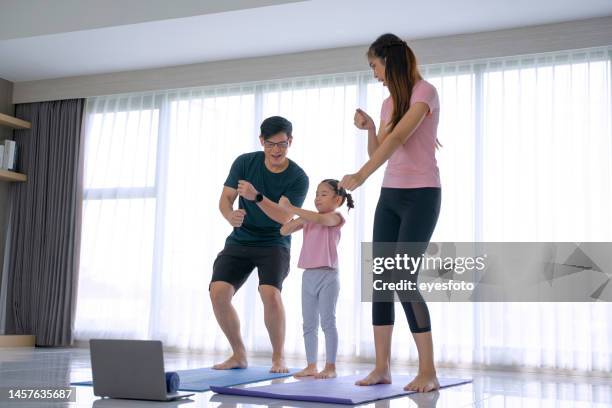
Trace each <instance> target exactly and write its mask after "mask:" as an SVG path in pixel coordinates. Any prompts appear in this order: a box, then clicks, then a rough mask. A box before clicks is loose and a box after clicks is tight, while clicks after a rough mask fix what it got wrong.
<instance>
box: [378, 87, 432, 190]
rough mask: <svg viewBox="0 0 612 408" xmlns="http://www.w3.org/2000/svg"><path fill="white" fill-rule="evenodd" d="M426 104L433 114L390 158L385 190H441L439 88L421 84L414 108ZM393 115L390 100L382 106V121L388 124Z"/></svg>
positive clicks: (414, 96)
mask: <svg viewBox="0 0 612 408" xmlns="http://www.w3.org/2000/svg"><path fill="white" fill-rule="evenodd" d="M417 102H423V103H426V104H427V106H429V112H428V113H427V115H426V116H425V119H423V121H422V122H421V124H420V125H419V127H418V128H417V129H416V130H415V131H414V133H413V134H412V136H410V138H409V139H408V140H407V141H406V143H404V144H403V145H402V146H400V147H399V148H398V149H397V150H396V151H395V152H393V155H392V156H391V157H390V158H389V162H388V163H387V168H386V170H385V176H384V179H383V183H382V186H383V187H391V188H420V187H440V171H439V169H438V164H437V162H436V137H437V131H438V121H439V119H440V102H439V100H438V92H437V91H436V88H435V87H434V86H433V85H431V84H430V83H429V82H427V81H424V80H420V81H418V82H417V83H416V84H415V85H414V87H413V89H412V97H411V98H410V106H412V105H413V104H415V103H417ZM392 113H393V100H392V99H391V97H390V96H389V97H388V98H387V99H385V101H384V102H383V104H382V108H381V112H380V117H381V119H382V122H383V123H385V124H387V123H389V122H390V120H391V114H392Z"/></svg>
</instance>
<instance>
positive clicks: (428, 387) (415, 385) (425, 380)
mask: <svg viewBox="0 0 612 408" xmlns="http://www.w3.org/2000/svg"><path fill="white" fill-rule="evenodd" d="M438 388H440V383H439V382H438V377H436V373H435V371H434V372H433V373H418V374H417V376H416V377H414V379H413V380H412V381H410V383H409V384H408V385H406V386H405V387H404V391H416V392H429V391H433V390H437V389H438Z"/></svg>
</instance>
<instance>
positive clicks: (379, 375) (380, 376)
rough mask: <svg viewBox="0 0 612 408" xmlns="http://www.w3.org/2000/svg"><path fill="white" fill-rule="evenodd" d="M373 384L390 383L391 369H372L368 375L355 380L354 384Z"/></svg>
mask: <svg viewBox="0 0 612 408" xmlns="http://www.w3.org/2000/svg"><path fill="white" fill-rule="evenodd" d="M375 384H391V371H389V369H388V368H387V369H378V368H375V369H374V370H372V372H371V373H370V374H368V376H367V377H366V378H364V379H362V380H359V381H357V382H355V385H375Z"/></svg>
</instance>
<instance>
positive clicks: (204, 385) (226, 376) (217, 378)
mask: <svg viewBox="0 0 612 408" xmlns="http://www.w3.org/2000/svg"><path fill="white" fill-rule="evenodd" d="M297 371H298V370H296V369H289V372H288V373H282V374H277V373H271V372H270V367H257V366H254V367H248V368H235V369H233V370H214V369H212V368H196V369H193V370H180V371H176V373H177V374H178V375H179V378H180V382H181V384H180V386H179V390H181V391H197V392H203V391H208V390H210V389H211V388H210V387H211V386H219V387H230V386H232V385H241V384H250V383H255V382H259V381H266V380H273V379H275V378H283V377H289V376H292V375H293V373H296V372H297ZM71 385H89V386H91V385H93V383H92V382H91V381H82V382H74V383H71Z"/></svg>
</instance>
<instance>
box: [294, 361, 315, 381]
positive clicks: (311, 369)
mask: <svg viewBox="0 0 612 408" xmlns="http://www.w3.org/2000/svg"><path fill="white" fill-rule="evenodd" d="M317 371H318V370H317V365H316V364H308V365H307V366H306V368H305V369H303V370H302V371H298V372H297V373H295V374H293V376H294V377H296V378H299V377H312V376H313V375H317Z"/></svg>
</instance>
